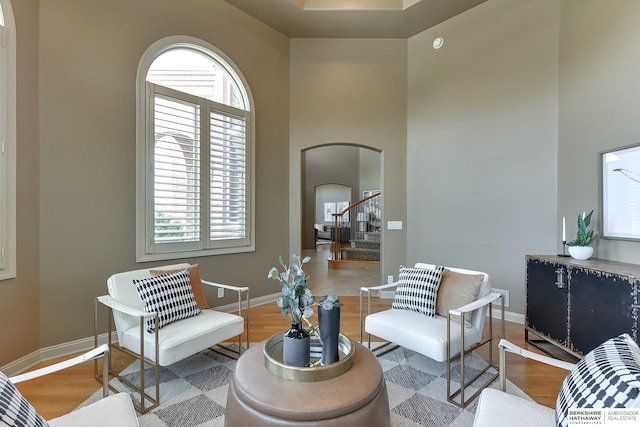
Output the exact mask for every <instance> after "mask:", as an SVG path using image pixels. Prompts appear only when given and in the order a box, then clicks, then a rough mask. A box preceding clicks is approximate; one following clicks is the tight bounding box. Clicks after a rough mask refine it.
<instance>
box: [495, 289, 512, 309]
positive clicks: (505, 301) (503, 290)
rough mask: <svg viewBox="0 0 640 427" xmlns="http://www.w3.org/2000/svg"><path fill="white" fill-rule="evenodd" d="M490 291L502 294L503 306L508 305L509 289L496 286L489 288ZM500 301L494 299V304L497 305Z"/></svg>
mask: <svg viewBox="0 0 640 427" xmlns="http://www.w3.org/2000/svg"><path fill="white" fill-rule="evenodd" d="M491 292H498V293H500V294H502V299H504V306H505V307H509V291H508V290H506V289H498V288H491ZM499 304H500V302H498V301H496V305H499Z"/></svg>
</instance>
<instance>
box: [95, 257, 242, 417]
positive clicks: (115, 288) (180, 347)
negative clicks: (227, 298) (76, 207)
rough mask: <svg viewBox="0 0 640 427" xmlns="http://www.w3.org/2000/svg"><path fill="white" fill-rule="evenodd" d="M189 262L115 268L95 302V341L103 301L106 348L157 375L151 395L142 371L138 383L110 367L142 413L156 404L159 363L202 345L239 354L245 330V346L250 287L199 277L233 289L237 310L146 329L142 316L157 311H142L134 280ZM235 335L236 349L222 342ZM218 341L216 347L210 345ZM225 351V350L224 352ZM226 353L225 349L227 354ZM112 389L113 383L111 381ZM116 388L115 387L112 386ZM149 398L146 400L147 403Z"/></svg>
mask: <svg viewBox="0 0 640 427" xmlns="http://www.w3.org/2000/svg"><path fill="white" fill-rule="evenodd" d="M189 266H190V265H189V264H176V265H169V266H162V267H153V268H148V269H141V270H134V271H128V272H123V273H117V274H114V275H113V276H111V277H109V279H108V280H107V289H108V291H109V295H104V296H100V297H98V298H97V299H96V303H95V333H94V335H95V337H94V340H95V342H96V345H97V342H98V326H97V325H98V308H99V306H100V305H104V306H106V307H107V308H108V311H109V321H108V340H109V347H110V348H116V349H119V350H121V351H123V352H125V353H127V354H129V355H132V356H134V357H135V358H136V359H137V360H138V361H139V362H140V372H144V368H145V366H146V365H151V366H152V367H153V369H154V375H155V395H154V396H151V395H150V394H148V393H147V392H145V387H146V386H145V376H144V375H140V384H139V385H138V384H133V383H132V382H131V381H128V380H127V379H126V378H124V377H123V376H121V375H120V374H119V373H117V372H113V370H112V369H111V362H109V373H110V374H111V375H113V376H115V377H116V378H118V379H119V380H120V381H121V382H123V383H125V384H126V385H128V386H129V387H131V388H132V389H134V390H135V391H136V393H137V394H139V396H140V402H139V403H138V402H135V401H134V406H135V407H136V409H137V410H138V411H139V412H141V413H145V412H147V411H149V410H151V409H153V408H155V407H157V406H158V405H159V404H160V366H168V365H171V364H173V363H176V362H178V361H180V360H182V359H185V358H187V357H189V356H192V355H194V354H197V353H199V352H201V351H203V350H206V349H208V348H211V349H212V350H214V351H218V350H217V348H218V347H222V348H223V349H224V350H226V351H227V353H228V352H233V353H235V356H239V355H240V354H241V353H242V350H243V343H242V335H243V334H244V332H245V322H246V348H248V346H249V310H250V307H249V305H250V304H249V288H248V287H238V286H231V285H225V284H220V283H213V282H208V281H206V280H202V284H203V285H208V286H213V287H216V288H222V289H226V290H230V291H234V292H236V293H237V296H238V309H237V311H238V314H237V315H236V314H232V313H225V312H221V311H216V310H214V309H204V310H202V314H200V315H197V316H194V317H189V318H186V319H182V320H178V321H176V322H173V323H170V324H168V325H166V326H164V327H162V328H155V332H154V333H148V332H147V331H146V325H145V324H146V320H147V318H149V317H155V320H156V324H158V314H157V313H148V312H145V311H144V304H143V302H142V300H141V299H140V297H139V296H138V293H137V291H136V286H135V284H134V283H133V280H140V279H146V278H150V277H152V273H151V271H152V270H154V271H158V270H168V271H170V270H177V269H187V268H188V267H189ZM243 295H246V301H245V305H246V319H245V317H243ZM112 321H113V323H114V324H115V328H116V332H117V335H118V343H114V342H112V340H111V335H112V334H111V331H112V329H111V324H112ZM234 337H237V338H238V350H237V351H236V350H232V349H230V348H228V347H224V346H223V345H222V344H221V343H224V342H227V341H229V340H230V339H232V338H234ZM214 346H216V348H214ZM223 354H225V353H223ZM227 355H228V354H227ZM109 387H111V388H112V389H114V388H113V387H112V386H109ZM114 390H115V389H114ZM148 403H150V404H149V405H148Z"/></svg>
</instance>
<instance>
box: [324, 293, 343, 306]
mask: <svg viewBox="0 0 640 427" xmlns="http://www.w3.org/2000/svg"><path fill="white" fill-rule="evenodd" d="M342 305H343V304H342V303H341V302H340V300H339V299H338V294H329V295H327V296H326V297H324V298H322V299H321V300H320V307H322V308H323V309H325V310H332V309H333V307H342Z"/></svg>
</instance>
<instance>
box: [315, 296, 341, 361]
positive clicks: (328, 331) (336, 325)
mask: <svg viewBox="0 0 640 427" xmlns="http://www.w3.org/2000/svg"><path fill="white" fill-rule="evenodd" d="M340 314H341V312H340V307H333V308H332V309H331V310H325V309H324V308H322V305H320V306H318V328H319V329H320V341H321V342H322V358H321V360H320V363H321V364H322V365H323V366H326V365H331V364H332V363H336V362H337V361H338V360H339V359H340V354H339V353H338V338H339V335H340Z"/></svg>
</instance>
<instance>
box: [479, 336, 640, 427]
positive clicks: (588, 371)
mask: <svg viewBox="0 0 640 427" xmlns="http://www.w3.org/2000/svg"><path fill="white" fill-rule="evenodd" d="M499 347H500V390H496V389H493V388H488V389H486V390H484V391H483V392H482V394H481V395H480V400H479V401H478V407H477V408H476V415H475V419H474V421H473V426H474V427H512V426H516V425H517V426H518V427H567V426H569V425H571V424H573V425H578V424H576V423H570V422H569V410H570V409H573V410H578V409H585V408H593V409H596V410H597V409H606V408H608V409H620V408H634V409H636V411H635V412H636V413H637V408H640V348H639V347H638V345H637V344H636V342H635V341H634V340H633V338H631V336H629V335H628V334H622V335H620V336H617V337H612V338H610V339H608V340H607V341H605V342H603V343H602V344H600V345H598V346H597V347H596V348H594V349H593V350H591V351H590V352H589V353H587V354H586V355H585V356H584V357H583V358H582V359H581V360H579V361H578V363H577V364H572V363H569V362H565V361H562V360H558V359H554V358H551V357H548V356H543V355H541V354H538V353H534V352H531V351H529V350H526V349H523V348H521V347H518V346H517V345H515V344H513V343H511V342H509V341H507V340H505V339H502V340H500V344H499ZM506 352H509V353H514V354H517V355H519V356H522V357H524V358H527V359H531V360H535V361H537V362H541V363H545V364H547V365H551V366H555V367H557V368H562V369H566V370H567V371H569V372H568V374H567V377H566V378H565V379H564V381H563V383H562V386H561V388H560V392H559V393H558V398H557V407H556V408H549V407H547V406H543V405H540V404H538V403H536V402H534V401H533V400H527V399H525V398H522V397H519V396H514V395H511V394H508V393H506V392H505V390H506V366H505V365H506V355H505V353H506ZM627 414H630V413H627ZM602 421H604V415H603V419H602ZM575 422H577V423H579V422H580V421H578V420H575ZM585 424H588V423H585ZM623 424H624V425H638V418H637V415H636V418H635V421H634V422H632V421H629V423H628V424H627V423H626V422H623ZM598 425H602V424H600V423H599V422H598ZM607 425H608V424H607ZM620 425H622V424H620Z"/></svg>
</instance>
